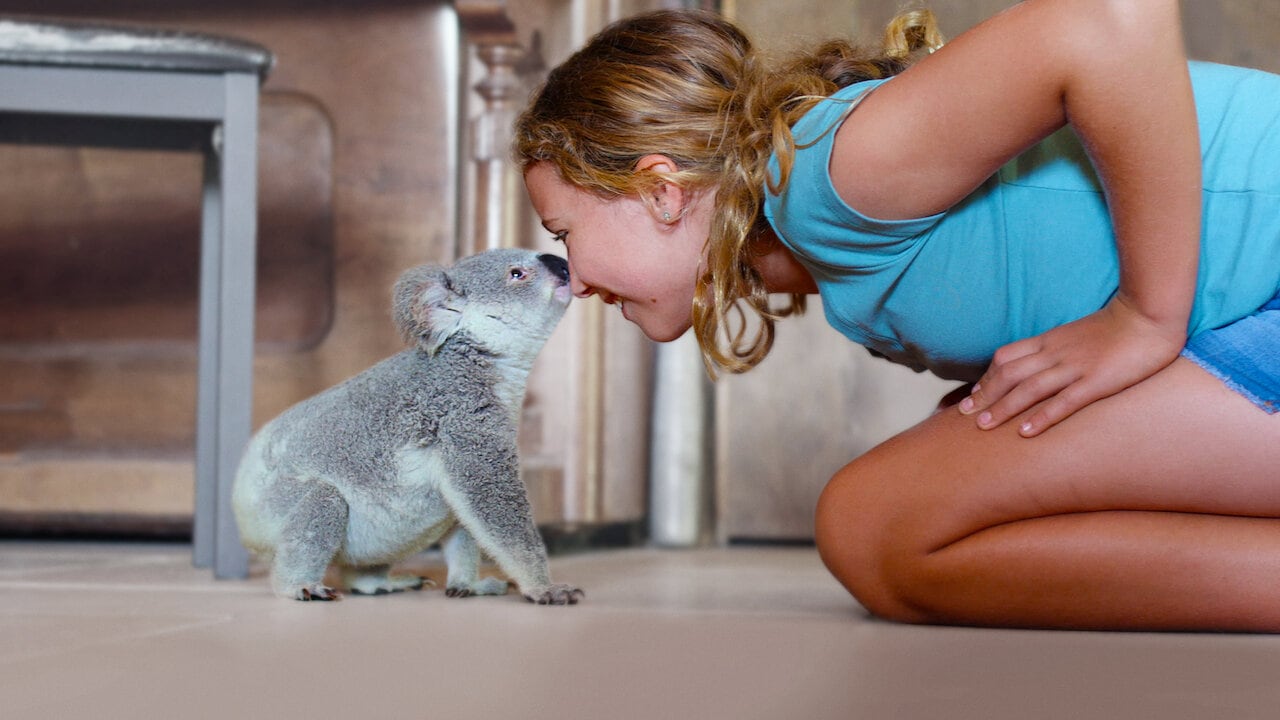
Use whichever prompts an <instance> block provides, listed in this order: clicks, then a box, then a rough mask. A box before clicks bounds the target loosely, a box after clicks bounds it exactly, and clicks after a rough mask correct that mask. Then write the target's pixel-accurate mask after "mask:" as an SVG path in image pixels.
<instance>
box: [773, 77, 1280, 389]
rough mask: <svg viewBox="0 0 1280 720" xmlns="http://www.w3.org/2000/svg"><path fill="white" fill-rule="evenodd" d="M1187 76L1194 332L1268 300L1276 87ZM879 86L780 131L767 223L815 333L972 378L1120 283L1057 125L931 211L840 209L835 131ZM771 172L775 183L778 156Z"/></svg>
mask: <svg viewBox="0 0 1280 720" xmlns="http://www.w3.org/2000/svg"><path fill="white" fill-rule="evenodd" d="M1190 69H1191V81H1192V87H1193V90H1194V94H1195V100H1196V111H1197V116H1198V119H1199V125H1200V146H1201V153H1202V156H1203V159H1204V174H1203V177H1204V196H1203V197H1204V206H1203V227H1202V232H1201V258H1200V273H1199V278H1198V283H1197V288H1196V298H1195V305H1194V308H1193V311H1192V315H1191V319H1190V324H1189V327H1188V332H1189V334H1195V333H1196V332H1200V331H1203V330H1207V329H1212V328H1216V327H1220V326H1222V325H1226V324H1228V323H1231V322H1233V321H1235V320H1237V319H1239V318H1241V317H1243V316H1245V315H1248V314H1249V313H1251V312H1253V311H1254V310H1256V309H1257V308H1258V307H1260V306H1261V305H1262V304H1263V303H1265V302H1267V301H1268V300H1270V299H1271V298H1272V297H1274V296H1275V295H1276V293H1277V291H1278V290H1280V76H1277V75H1272V74H1270V73H1265V72H1262V71H1258V70H1249V69H1245V68H1237V67H1231V66H1226V65H1216V64H1211V63H1202V62H1192V63H1190ZM888 81H891V79H890V80H888ZM883 82H886V80H872V81H867V82H862V83H857V84H855V85H851V86H849V87H846V88H843V89H841V90H840V91H839V92H837V93H835V94H834V95H832V96H831V97H830V98H827V99H826V100H824V101H822V102H821V103H819V104H818V105H817V106H815V107H814V108H813V109H812V110H811V111H809V112H808V113H806V114H805V116H804V117H802V118H801V119H800V120H799V121H798V122H797V123H796V125H795V127H794V128H793V132H794V134H795V137H796V142H797V145H800V146H805V145H807V147H801V148H800V149H799V150H797V152H796V158H795V163H794V166H793V169H792V173H791V177H790V179H789V181H788V183H787V185H786V187H784V188H783V189H782V191H781V193H780V194H777V195H774V194H773V193H770V192H768V191H767V190H766V192H765V201H764V214H765V217H766V218H768V221H769V223H770V225H771V226H772V227H773V229H774V231H775V232H776V233H777V235H778V237H779V238H780V239H781V240H782V242H783V243H784V244H785V245H786V246H787V247H788V248H789V249H790V250H791V251H792V253H793V254H794V255H795V256H796V259H797V260H799V262H800V263H802V264H803V265H804V266H805V267H806V268H807V269H808V270H809V272H810V273H811V274H812V275H813V278H814V280H815V281H816V282H817V285H818V290H819V293H820V295H821V297H822V303H823V310H824V312H825V313H826V318H827V321H828V322H829V323H830V324H831V325H832V326H833V327H835V328H836V329H837V330H839V331H840V332H842V333H843V334H844V335H845V336H846V337H848V338H849V339H851V340H853V341H855V342H857V343H860V344H862V345H864V346H866V347H867V348H869V349H870V350H872V351H873V352H875V353H877V354H881V355H884V356H885V357H887V358H889V359H890V360H893V361H895V362H898V363H901V364H904V365H907V366H910V367H912V368H914V369H916V370H926V369H927V370H930V371H932V372H933V373H935V374H937V375H938V376H940V377H943V378H947V379H957V380H967V381H972V380H976V379H977V378H978V377H979V376H980V375H981V374H982V372H983V371H984V370H985V369H986V367H987V365H988V364H989V362H990V360H991V356H992V355H993V354H994V353H995V351H996V349H997V348H999V347H1000V346H1002V345H1005V344H1008V343H1010V342H1014V341H1016V340H1019V339H1022V338H1026V337H1031V336H1033V335H1038V334H1040V333H1043V332H1045V331H1047V330H1049V329H1051V328H1053V327H1056V326H1058V325H1061V324H1063V323H1067V322H1070V321H1072V320H1076V319H1079V318H1081V317H1084V316H1085V315H1088V314H1090V313H1092V312H1094V311H1096V310H1098V309H1099V308H1101V307H1102V306H1103V305H1105V304H1106V302H1107V301H1108V300H1109V299H1110V298H1111V296H1112V295H1113V294H1114V293H1115V292H1116V289H1117V287H1118V285H1119V261H1118V257H1117V252H1116V245H1115V234H1114V232H1113V229H1112V226H1111V219H1110V216H1109V215H1108V213H1107V206H1106V201H1105V199H1104V197H1103V193H1102V187H1101V184H1100V183H1099V181H1098V178H1097V176H1096V174H1095V173H1094V170H1093V168H1092V165H1091V164H1090V162H1089V160H1088V158H1087V157H1086V155H1085V153H1084V150H1083V148H1082V147H1081V144H1080V142H1079V140H1078V138H1077V137H1076V136H1075V134H1074V132H1073V131H1072V130H1071V129H1070V128H1063V129H1062V130H1059V131H1058V132H1056V133H1054V134H1053V135H1051V136H1049V137H1048V138H1046V139H1045V140H1044V141H1042V142H1041V143H1039V144H1038V145H1036V146H1035V147H1033V148H1031V149H1030V150H1028V151H1027V152H1025V153H1023V154H1022V155H1020V156H1018V157H1017V158H1015V159H1014V160H1012V161H1010V162H1009V163H1008V164H1006V165H1005V166H1004V167H1002V168H1001V169H1000V170H999V171H998V172H996V173H995V174H994V175H992V176H991V177H990V178H989V179H988V180H987V181H986V182H985V183H983V184H982V186H981V187H979V188H978V189H977V190H975V191H974V192H973V193H972V194H970V195H969V196H968V197H967V198H965V199H964V200H962V201H961V202H959V203H957V204H956V205H955V206H953V207H951V208H949V209H948V210H946V211H945V212H942V213H939V214H937V215H931V216H929V217H922V218H915V219H909V220H877V219H875V218H871V217H867V216H865V215H863V214H862V213H860V212H858V211H857V210H856V209H854V208H852V207H850V206H849V205H848V204H846V203H845V202H844V201H843V200H842V199H841V198H840V196H839V195H838V194H837V193H836V191H835V188H834V187H833V186H832V184H831V176H830V173H829V172H828V166H829V163H830V158H831V149H832V146H833V144H834V139H835V129H836V128H837V127H838V126H839V124H840V123H841V122H842V121H843V119H844V118H845V117H847V115H848V113H849V111H850V110H851V108H852V107H853V106H854V105H855V104H856V102H857V100H858V99H859V98H861V97H862V96H864V94H865V93H867V92H868V91H870V90H871V89H873V88H875V87H876V86H877V85H879V84H881V83H883ZM810 143H812V144H810ZM770 169H771V171H772V172H773V174H774V177H776V176H777V162H776V159H774V160H771V161H770Z"/></svg>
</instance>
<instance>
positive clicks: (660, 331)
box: [627, 318, 689, 343]
mask: <svg viewBox="0 0 1280 720" xmlns="http://www.w3.org/2000/svg"><path fill="white" fill-rule="evenodd" d="M627 319H628V320H631V322H633V323H635V324H636V325H638V326H640V330H641V332H643V333H644V335H645V337H647V338H649V339H650V340H652V341H654V342H660V343H666V342H671V341H672V340H677V339H679V338H680V337H682V336H683V335H684V334H685V333H686V332H688V330H689V323H685V324H683V325H679V326H676V327H669V326H668V327H651V326H650V325H649V324H647V323H645V322H643V321H642V320H632V319H631V318H627Z"/></svg>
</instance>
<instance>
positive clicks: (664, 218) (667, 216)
mask: <svg viewBox="0 0 1280 720" xmlns="http://www.w3.org/2000/svg"><path fill="white" fill-rule="evenodd" d="M662 222H671V213H669V212H664V213H662Z"/></svg>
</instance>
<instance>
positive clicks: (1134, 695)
mask: <svg viewBox="0 0 1280 720" xmlns="http://www.w3.org/2000/svg"><path fill="white" fill-rule="evenodd" d="M412 565H413V567H414V568H415V569H417V570H419V571H421V572H424V573H425V574H427V575H435V576H437V577H438V578H439V577H442V566H441V564H440V561H439V559H438V557H437V556H432V555H425V556H421V557H419V558H415V559H414V561H413V563H412ZM553 574H554V575H555V577H556V579H557V580H560V581H564V582H572V583H575V584H580V585H581V586H582V587H583V588H585V589H586V591H587V599H586V601H585V602H584V603H583V604H581V605H578V606H575V607H539V606H534V605H529V604H527V603H525V602H524V601H523V600H522V599H521V598H520V597H519V596H517V595H515V594H511V595H507V596H506V597H501V598H468V599H456V600H455V599H448V598H446V597H445V596H444V593H442V592H440V591H439V590H438V589H437V590H424V591H422V592H414V593H403V594H397V595H390V596H381V597H373V598H365V597H353V598H347V599H344V600H343V601H341V602H337V603H299V602H292V601H286V600H280V599H277V598H275V597H273V596H272V595H271V594H270V592H269V591H268V589H267V580H266V577H265V574H264V571H263V569H262V568H258V567H255V571H254V575H253V577H252V578H251V579H250V580H248V581H246V582H218V581H214V580H212V579H211V578H210V577H209V574H208V572H207V571H204V570H199V569H195V568H192V567H191V566H190V553H189V548H187V547H183V546H157V545H129V544H118V545H113V544H52V543H18V542H9V543H0V677H2V678H3V680H2V681H0V717H3V718H71V717H93V718H219V719H220V720H225V719H227V718H259V717H261V718H267V717H273V718H274V717H316V716H332V715H351V716H358V717H373V718H384V717H408V718H419V717H421V718H428V717H449V718H499V717H503V718H505V717H519V718H533V719H538V718H558V719H576V718H591V719H595V718H600V719H602V720H605V719H609V720H612V719H622V720H629V719H631V718H636V719H641V718H643V719H649V718H697V719H700V720H701V719H704V718H705V719H710V720H717V719H719V718H725V719H730V718H732V719H755V718H770V719H772V718H780V719H790V718H845V719H847V718H873V719H877V720H878V719H880V718H946V719H948V720H952V719H954V720H965V719H968V718H983V719H986V718H1019V719H1021V718H1036V719H1039V718H1072V719H1079V718H1126V719H1130V718H1160V719H1161V720H1177V719H1179V718H1272V717H1275V716H1276V712H1277V710H1276V708H1280V683H1278V682H1277V680H1280V638H1272V637H1264V636H1247V635H1176V634H1169V635H1156V634H1140V633H1128V634H1126V633H1115V634H1107V633H1051V632H1024V631H992V630H976V629H966V628H929V627H908V626H900V625H892V624H889V623H883V622H879V621H875V620H872V619H870V618H868V617H866V615H865V614H864V613H863V612H862V611H861V610H860V609H859V608H858V607H857V606H856V605H855V604H854V603H853V602H852V600H850V599H849V598H848V596H847V595H846V594H845V593H844V591H843V590H842V589H841V588H840V587H839V586H838V585H837V584H836V583H835V582H834V581H833V580H832V579H831V578H830V576H828V575H827V574H826V572H825V571H824V570H823V568H822V566H821V564H820V563H819V562H818V560H817V557H816V555H815V553H814V552H813V551H812V550H807V549H760V548H752V549H743V548H734V549H713V550H699V551H690V552H676V551H659V550H649V549H642V550H628V551H615V552H601V553H592V554H583V555H574V556H566V557H559V558H556V559H555V560H554V562H553Z"/></svg>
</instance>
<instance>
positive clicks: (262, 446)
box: [233, 249, 582, 604]
mask: <svg viewBox="0 0 1280 720" xmlns="http://www.w3.org/2000/svg"><path fill="white" fill-rule="evenodd" d="M570 297H571V295H570V291H569V270H568V265H567V263H565V261H564V260H563V259H561V258H558V257H555V256H553V255H539V254H537V253H534V252H532V251H528V250H514V249H512V250H494V251H490V252H486V253H481V254H479V255H473V256H471V257H468V258H464V259H463V260H460V261H459V262H458V263H457V264H455V265H454V266H453V267H452V268H447V269H446V268H441V267H432V266H422V267H417V268H414V269H412V270H409V271H407V272H405V273H404V275H403V276H401V278H400V280H399V282H398V283H397V284H396V289H395V303H394V314H395V318H396V321H397V323H398V324H399V326H400V329H401V331H402V332H403V333H404V335H405V338H406V339H407V340H411V341H413V343H414V347H412V348H410V349H407V350H405V351H403V352H401V353H399V354H397V355H394V356H392V357H390V358H387V359H386V360H384V361H382V362H381V363H379V364H377V365H375V366H373V367H372V368H370V369H368V370H366V371H364V372H363V373H361V374H359V375H357V376H355V377H353V378H351V379H350V380H347V381H346V382H344V383H342V384H340V385H337V386H335V387H333V388H330V389H329V390H326V391H324V392H322V393H320V394H319V395H316V396H315V397H312V398H310V399H308V400H304V401H303V402H301V403H299V404H298V405H295V406H294V407H292V408H290V409H289V410H287V411H285V412H284V413H283V414H282V415H280V417H278V418H276V419H275V420H273V421H271V422H270V423H268V424H267V425H266V426H265V427H263V428H262V430H260V431H259V432H258V433H257V435H255V436H254V438H253V440H252V441H251V442H250V443H249V447H248V449H247V450H246V452H245V456H244V459H243V460H242V461H241V463H240V468H239V471H238V472H237V475H236V482H235V489H234V493H233V503H234V507H235V513H236V520H237V522H238V523H239V526H240V535H241V539H242V540H243V542H244V544H245V545H246V546H247V547H249V548H250V549H252V550H254V551H255V552H257V553H259V554H261V555H262V556H264V557H267V558H270V559H271V560H272V581H273V585H274V588H275V591H276V593H277V594H279V595H281V596H284V597H291V598H297V599H299V600H329V599H333V598H335V597H337V596H338V595H337V593H336V592H335V591H334V589H333V588H330V587H327V586H325V584H324V575H325V571H326V570H327V569H328V567H329V566H330V564H336V565H337V566H338V567H339V568H340V569H341V570H342V577H343V582H344V584H346V586H347V587H348V588H349V589H350V590H351V591H353V592H357V593H370V594H379V593H383V592H392V591H395V590H403V589H406V588H416V587H421V586H422V583H423V580H422V579H421V578H417V577H403V576H395V575H389V574H388V570H389V569H390V567H391V565H392V563H394V562H396V561H397V560H400V559H402V558H404V557H406V556H408V555H411V554H413V553H415V552H418V551H420V550H422V549H424V548H426V547H428V546H429V545H431V544H432V543H435V542H437V541H439V540H441V539H445V538H446V537H447V539H446V541H445V545H444V555H445V561H446V562H447V564H448V580H447V588H446V592H447V594H448V595H449V596H451V597H458V596H462V597H465V596H467V595H497V594H502V593H505V592H506V591H507V583H506V582H505V581H502V580H498V579H495V578H487V579H483V580H482V579H479V578H478V577H477V569H478V567H479V560H480V551H481V550H483V551H484V552H485V553H487V554H488V555H489V556H490V557H492V558H493V560H494V561H495V562H496V563H497V564H498V566H499V567H500V568H501V569H502V570H503V571H504V572H505V573H506V574H507V576H508V577H510V578H511V579H512V580H513V581H514V582H515V583H516V584H517V585H518V586H519V589H520V592H522V593H523V594H524V596H525V597H526V598H528V599H529V600H530V601H533V602H538V603H544V604H565V603H575V602H577V600H578V599H579V598H580V597H581V596H582V591H581V590H579V589H577V588H575V587H570V586H568V585H557V584H552V582H551V579H550V577H549V575H548V572H547V553H546V547H545V546H544V545H543V543H542V538H541V536H540V535H539V534H538V530H537V528H536V527H535V526H534V523H533V516H532V513H531V511H530V509H529V500H528V496H527V494H526V492H525V488H524V484H523V483H522V482H521V479H520V476H519V462H518V459H517V456H516V427H517V422H518V419H519V415H520V407H521V404H522V402H523V398H524V392H525V381H526V379H527V377H528V374H529V369H530V367H531V366H532V364H533V360H534V357H535V356H536V355H537V354H538V351H539V350H541V348H542V346H543V344H544V343H545V342H546V340H547V337H548V336H549V335H550V334H551V331H552V329H553V328H554V327H555V325H556V323H557V322H558V321H559V319H560V317H561V316H562V315H563V314H564V310H565V307H567V305H568V304H569V300H570Z"/></svg>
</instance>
